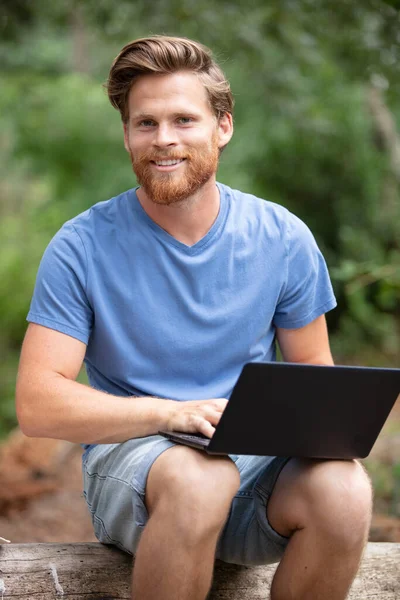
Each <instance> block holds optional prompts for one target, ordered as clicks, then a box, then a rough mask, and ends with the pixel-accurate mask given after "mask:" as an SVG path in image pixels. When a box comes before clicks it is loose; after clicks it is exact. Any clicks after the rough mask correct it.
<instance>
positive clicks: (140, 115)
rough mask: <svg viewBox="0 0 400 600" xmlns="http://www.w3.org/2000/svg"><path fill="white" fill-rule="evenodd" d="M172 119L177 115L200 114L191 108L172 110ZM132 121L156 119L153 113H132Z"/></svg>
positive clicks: (191, 115) (190, 115) (197, 115)
mask: <svg viewBox="0 0 400 600" xmlns="http://www.w3.org/2000/svg"><path fill="white" fill-rule="evenodd" d="M171 116H172V117H173V118H174V119H176V118H177V117H183V116H185V117H197V118H198V117H199V116H200V115H199V114H198V113H196V112H195V111H193V110H186V109H184V110H180V111H177V112H174V113H173V114H172V115H171ZM131 120H132V121H145V120H150V121H156V120H157V119H156V117H155V116H154V115H152V114H151V113H134V114H133V115H132V117H131Z"/></svg>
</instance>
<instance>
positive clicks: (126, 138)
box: [122, 123, 130, 154]
mask: <svg viewBox="0 0 400 600" xmlns="http://www.w3.org/2000/svg"><path fill="white" fill-rule="evenodd" d="M122 126H123V128H124V146H125V150H126V151H127V152H128V154H129V152H130V150H129V128H128V124H127V123H122Z"/></svg>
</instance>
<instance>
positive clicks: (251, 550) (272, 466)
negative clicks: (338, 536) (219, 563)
mask: <svg viewBox="0 0 400 600" xmlns="http://www.w3.org/2000/svg"><path fill="white" fill-rule="evenodd" d="M288 460H289V458H287V457H271V456H238V457H236V460H235V464H236V467H237V468H238V470H239V473H240V480H241V485H240V489H239V491H238V493H237V494H236V496H235V498H234V499H233V502H232V506H231V510H230V513H229V516H228V519H227V521H226V524H225V527H224V529H223V530H222V532H221V535H220V538H219V541H218V546H217V554H216V557H217V558H219V559H220V560H223V561H225V562H229V563H235V564H241V565H261V564H270V563H274V562H277V561H279V560H280V559H281V558H282V555H283V553H284V551H285V548H286V546H287V543H288V541H289V538H286V537H283V536H282V535H280V534H279V533H277V532H276V531H275V530H274V529H273V528H272V527H271V525H270V523H269V522H268V519H267V505H268V501H269V498H270V496H271V494H272V491H273V489H274V486H275V484H276V481H277V479H278V477H279V474H280V472H281V470H282V469H283V467H284V466H285V464H286V463H287V462H288Z"/></svg>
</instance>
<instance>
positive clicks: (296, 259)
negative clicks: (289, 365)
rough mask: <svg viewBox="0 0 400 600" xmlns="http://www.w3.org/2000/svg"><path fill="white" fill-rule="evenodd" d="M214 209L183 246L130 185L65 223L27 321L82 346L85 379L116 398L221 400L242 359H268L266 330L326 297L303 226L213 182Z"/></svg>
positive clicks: (297, 320) (295, 319)
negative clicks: (207, 224) (201, 232)
mask: <svg viewBox="0 0 400 600" xmlns="http://www.w3.org/2000/svg"><path fill="white" fill-rule="evenodd" d="M218 188H219V191H220V199H221V202H220V210H219V214H218V217H217V219H216V220H215V222H214V224H213V225H212V227H211V229H210V230H209V231H208V233H207V234H206V235H205V236H204V237H203V238H202V239H201V240H200V241H198V242H197V243H196V244H194V245H193V246H187V245H185V244H183V243H181V242H179V241H178V240H176V239H175V238H174V237H172V236H171V235H169V234H168V233H167V232H166V231H165V230H163V229H162V228H161V227H159V226H158V225H157V224H156V223H155V222H154V221H153V220H152V219H151V218H150V217H149V216H148V215H147V214H146V212H145V211H144V210H143V208H142V206H141V204H140V202H139V201H138V198H137V195H136V190H135V189H132V190H129V191H127V192H125V193H123V194H121V195H119V196H117V197H115V198H112V199H111V200H108V201H106V202H100V203H98V204H95V205H94V206H93V207H92V208H90V209H89V210H87V211H85V212H84V213H82V214H80V215H78V216H77V217H75V218H74V219H72V220H70V221H68V222H67V223H65V225H64V226H63V227H62V228H61V229H60V231H58V233H57V234H56V235H55V236H54V238H53V239H52V240H51V242H50V244H49V246H48V247H47V249H46V251H45V253H44V255H43V258H42V261H41V264H40V267H39V271H38V275H37V280H36V286H35V290H34V294H33V299H32V303H31V307H30V311H29V314H28V317H27V319H28V321H31V322H33V323H37V324H39V325H44V326H45V327H49V328H51V329H55V330H57V331H60V332H62V333H64V334H67V335H70V336H72V337H74V338H77V339H78V340H81V341H82V342H84V343H85V344H87V349H86V355H85V366H86V370H87V374H88V378H89V382H90V385H91V386H92V387H94V388H96V389H99V390H103V391H105V392H108V393H110V394H114V395H117V396H146V395H152V396H158V397H160V398H171V399H174V400H195V399H207V398H229V397H230V394H231V392H232V389H233V386H234V384H235V382H236V380H237V378H238V376H239V374H240V371H241V369H242V367H243V365H244V364H245V363H246V362H250V361H252V362H257V361H271V360H275V328H276V327H283V328H289V329H294V328H299V327H303V326H304V325H307V323H310V322H311V321H313V320H314V319H316V318H317V317H318V316H320V315H321V314H323V313H325V312H327V311H329V310H331V309H332V308H333V307H334V306H335V305H336V302H335V298H334V295H333V291H332V286H331V283H330V279H329V275H328V271H327V267H326V264H325V261H324V258H323V257H322V255H321V253H320V251H319V249H318V247H317V245H316V242H315V240H314V237H313V236H312V234H311V232H310V230H309V229H308V228H307V226H306V225H305V224H304V223H303V222H302V221H301V220H300V219H298V218H297V217H296V216H294V215H293V214H291V213H290V212H289V211H288V210H286V209H285V208H283V207H282V206H279V205H277V204H274V203H271V202H268V201H265V200H261V199H259V198H256V197H255V196H252V195H249V194H243V193H242V192H239V191H237V190H232V189H231V188H229V187H227V186H225V185H222V184H218Z"/></svg>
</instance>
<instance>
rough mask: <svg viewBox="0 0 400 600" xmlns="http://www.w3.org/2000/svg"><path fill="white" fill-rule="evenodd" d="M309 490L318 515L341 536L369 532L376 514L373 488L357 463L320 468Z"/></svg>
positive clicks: (331, 463) (326, 464) (332, 463)
mask: <svg viewBox="0 0 400 600" xmlns="http://www.w3.org/2000/svg"><path fill="white" fill-rule="evenodd" d="M316 467H317V468H315V469H314V470H312V472H311V475H310V480H309V482H308V485H307V486H306V489H305V497H307V498H308V500H309V501H311V505H312V506H314V515H309V518H313V517H314V518H317V519H318V520H321V521H322V522H323V523H326V526H327V527H330V528H333V529H337V531H338V532H340V530H342V532H343V531H344V532H348V533H349V534H351V533H352V532H356V531H362V532H364V531H365V530H368V528H369V524H370V520H371V513H372V486H371V482H370V479H369V477H368V475H367V473H366V472H365V470H364V468H363V467H362V466H361V464H360V463H358V462H357V461H328V462H322V463H319V464H318V465H316Z"/></svg>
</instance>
